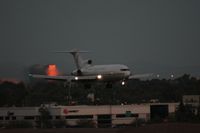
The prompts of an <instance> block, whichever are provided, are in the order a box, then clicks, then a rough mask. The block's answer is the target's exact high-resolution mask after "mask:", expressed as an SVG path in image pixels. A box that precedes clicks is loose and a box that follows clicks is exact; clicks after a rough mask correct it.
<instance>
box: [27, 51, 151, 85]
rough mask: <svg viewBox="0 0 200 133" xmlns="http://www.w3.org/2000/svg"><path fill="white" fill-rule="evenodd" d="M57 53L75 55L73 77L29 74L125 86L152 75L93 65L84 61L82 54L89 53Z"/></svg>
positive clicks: (45, 77)
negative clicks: (126, 83)
mask: <svg viewBox="0 0 200 133" xmlns="http://www.w3.org/2000/svg"><path fill="white" fill-rule="evenodd" d="M56 53H71V54H72V55H73V58H74V61H75V65H76V69H75V70H74V71H73V72H72V73H71V75H66V76H48V75H37V74H29V76H30V77H33V78H43V79H49V80H63V81H68V82H76V81H104V82H108V83H111V82H118V81H120V82H121V85H125V81H126V80H128V79H133V78H141V77H148V76H150V75H151V74H140V75H132V74H131V72H130V70H129V68H128V67H127V66H126V65H123V64H106V65H93V64H92V60H83V59H82V58H81V56H80V53H87V51H79V50H76V49H74V50H71V51H57V52H56Z"/></svg>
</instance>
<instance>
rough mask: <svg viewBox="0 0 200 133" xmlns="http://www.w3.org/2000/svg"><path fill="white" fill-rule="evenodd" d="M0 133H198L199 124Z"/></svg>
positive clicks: (5, 131) (1, 131) (1, 132)
mask: <svg viewBox="0 0 200 133" xmlns="http://www.w3.org/2000/svg"><path fill="white" fill-rule="evenodd" d="M0 133H200V124H188V123H181V124H178V123H164V124H151V125H146V126H142V127H137V128H136V127H127V128H65V129H0Z"/></svg>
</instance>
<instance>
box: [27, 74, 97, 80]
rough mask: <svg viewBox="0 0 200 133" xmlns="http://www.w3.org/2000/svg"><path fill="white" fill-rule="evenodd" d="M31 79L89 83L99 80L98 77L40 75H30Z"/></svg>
mask: <svg viewBox="0 0 200 133" xmlns="http://www.w3.org/2000/svg"><path fill="white" fill-rule="evenodd" d="M29 77H32V78H40V79H48V80H60V81H87V80H97V76H71V75H70V76H48V75H38V74H29Z"/></svg>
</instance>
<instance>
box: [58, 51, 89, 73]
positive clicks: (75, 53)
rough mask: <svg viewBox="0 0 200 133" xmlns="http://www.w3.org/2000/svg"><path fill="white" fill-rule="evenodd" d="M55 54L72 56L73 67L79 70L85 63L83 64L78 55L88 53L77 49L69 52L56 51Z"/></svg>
mask: <svg viewBox="0 0 200 133" xmlns="http://www.w3.org/2000/svg"><path fill="white" fill-rule="evenodd" d="M56 53H70V54H72V56H73V58H74V62H75V65H76V67H77V69H78V70H80V69H81V68H82V67H84V66H85V62H84V60H83V59H82V57H81V56H80V54H79V53H88V51H79V50H77V49H73V50H70V51H56Z"/></svg>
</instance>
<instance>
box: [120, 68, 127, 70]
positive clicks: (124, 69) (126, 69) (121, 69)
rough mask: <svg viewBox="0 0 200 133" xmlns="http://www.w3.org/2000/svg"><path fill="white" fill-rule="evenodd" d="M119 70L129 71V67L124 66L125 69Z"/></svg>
mask: <svg viewBox="0 0 200 133" xmlns="http://www.w3.org/2000/svg"><path fill="white" fill-rule="evenodd" d="M120 70H121V71H129V69H127V68H125V69H120Z"/></svg>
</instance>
